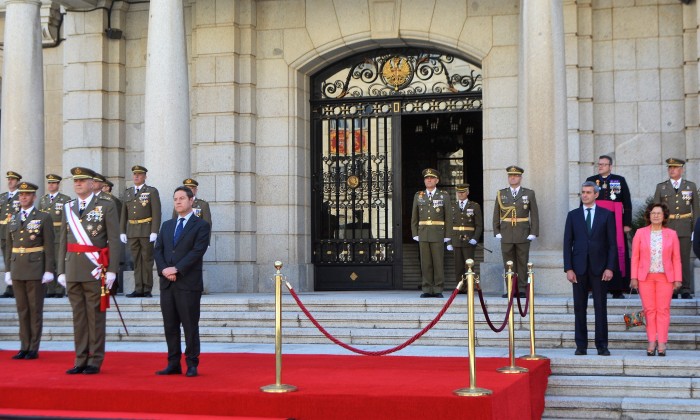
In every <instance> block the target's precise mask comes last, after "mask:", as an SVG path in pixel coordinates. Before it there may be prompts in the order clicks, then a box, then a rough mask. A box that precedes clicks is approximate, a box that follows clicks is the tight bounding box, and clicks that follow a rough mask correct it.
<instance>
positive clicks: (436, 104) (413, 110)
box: [311, 93, 483, 119]
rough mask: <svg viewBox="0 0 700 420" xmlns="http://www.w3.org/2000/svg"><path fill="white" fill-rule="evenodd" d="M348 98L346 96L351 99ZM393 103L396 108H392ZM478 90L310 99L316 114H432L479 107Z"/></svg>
mask: <svg viewBox="0 0 700 420" xmlns="http://www.w3.org/2000/svg"><path fill="white" fill-rule="evenodd" d="M351 100H352V99H348V101H351ZM394 104H396V105H397V107H398V109H396V110H395V109H394ZM482 107H483V101H482V99H481V93H478V94H476V93H472V94H464V95H460V96H456V97H452V96H443V97H439V96H427V95H426V96H421V97H419V98H402V99H401V100H400V101H396V102H387V101H386V100H381V99H380V100H376V101H373V100H366V99H365V100H363V99H359V100H354V101H352V102H342V103H337V102H332V101H318V102H313V103H312V110H311V112H313V113H314V114H315V115H314V116H315V117H316V118H324V119H327V118H339V117H362V116H374V115H391V114H393V113H394V112H400V113H402V114H434V113H442V112H464V111H477V110H480V109H482Z"/></svg>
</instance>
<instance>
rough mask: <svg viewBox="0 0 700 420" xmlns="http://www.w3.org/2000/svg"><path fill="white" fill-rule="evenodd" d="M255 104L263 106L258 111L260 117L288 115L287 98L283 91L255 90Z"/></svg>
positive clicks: (285, 92)
mask: <svg viewBox="0 0 700 420" xmlns="http://www.w3.org/2000/svg"><path fill="white" fill-rule="evenodd" d="M256 92H257V98H256V100H257V102H258V103H259V104H264V105H265V106H264V107H261V108H260V109H259V110H258V115H259V116H261V117H283V116H286V115H288V114H289V103H288V100H289V97H288V94H287V91H286V90H284V89H257V91H256Z"/></svg>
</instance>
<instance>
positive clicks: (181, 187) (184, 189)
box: [173, 185, 194, 198]
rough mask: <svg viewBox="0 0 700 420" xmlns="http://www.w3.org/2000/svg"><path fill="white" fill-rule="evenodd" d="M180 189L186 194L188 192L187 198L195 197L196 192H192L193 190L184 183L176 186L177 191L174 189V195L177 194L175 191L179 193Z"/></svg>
mask: <svg viewBox="0 0 700 420" xmlns="http://www.w3.org/2000/svg"><path fill="white" fill-rule="evenodd" d="M178 191H183V192H184V193H185V194H187V198H194V193H193V192H192V190H191V189H189V188H187V187H185V186H184V185H180V186H179V187H177V188H175V191H173V195H175V193H177V192H178Z"/></svg>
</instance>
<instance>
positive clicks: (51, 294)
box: [46, 293, 56, 298]
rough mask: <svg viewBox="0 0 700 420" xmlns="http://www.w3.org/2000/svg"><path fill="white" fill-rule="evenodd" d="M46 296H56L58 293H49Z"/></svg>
mask: <svg viewBox="0 0 700 420" xmlns="http://www.w3.org/2000/svg"><path fill="white" fill-rule="evenodd" d="M46 297H47V298H52V297H56V295H55V294H54V293H47V294H46Z"/></svg>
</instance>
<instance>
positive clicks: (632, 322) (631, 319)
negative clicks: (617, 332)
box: [622, 290, 644, 330]
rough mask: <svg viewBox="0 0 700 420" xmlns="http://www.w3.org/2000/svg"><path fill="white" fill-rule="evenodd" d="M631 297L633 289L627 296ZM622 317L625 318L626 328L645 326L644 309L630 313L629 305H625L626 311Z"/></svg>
mask: <svg viewBox="0 0 700 420" xmlns="http://www.w3.org/2000/svg"><path fill="white" fill-rule="evenodd" d="M637 292H639V291H637ZM631 297H632V291H631V290H630V294H629V296H628V297H627V298H628V299H630V298H631ZM622 318H623V319H624V320H625V329H627V330H629V329H630V328H633V327H642V326H644V310H641V311H637V312H631V313H629V312H627V305H625V313H624V314H623V315H622Z"/></svg>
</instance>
